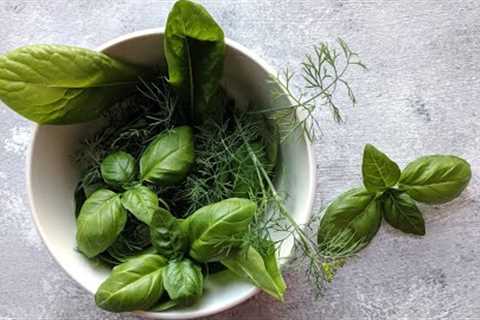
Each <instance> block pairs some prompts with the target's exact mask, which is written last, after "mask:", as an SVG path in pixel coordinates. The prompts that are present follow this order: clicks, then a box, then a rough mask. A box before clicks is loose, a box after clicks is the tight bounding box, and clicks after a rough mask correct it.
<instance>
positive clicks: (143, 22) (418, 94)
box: [0, 0, 480, 320]
mask: <svg viewBox="0 0 480 320" xmlns="http://www.w3.org/2000/svg"><path fill="white" fill-rule="evenodd" d="M172 3H173V1H160V0H142V1H140V0H137V1H134V0H130V1H127V0H49V1H47V0H0V51H1V52H5V51H7V50H10V49H13V48H16V47H19V46H23V45H26V44H33V43H59V44H71V45H77V46H83V47H87V48H94V47H96V46H98V45H100V44H101V43H103V42H105V41H107V40H109V39H112V38H114V37H116V36H119V35H121V34H124V33H127V32H131V31H135V30H141V29H145V28H154V27H161V26H163V25H164V24H165V19H166V16H167V13H168V11H169V9H170V7H171V5H172ZM202 3H204V5H205V6H206V7H207V8H208V10H209V11H210V12H211V13H212V14H213V16H214V17H215V18H216V19H217V20H218V22H219V23H220V24H221V25H222V27H223V29H224V30H225V33H226V35H227V36H228V37H230V38H232V39H234V40H236V41H238V42H240V43H241V44H243V45H245V46H246V47H248V48H250V49H252V50H253V51H255V52H256V53H257V54H259V55H260V56H262V57H263V58H264V59H265V60H266V61H268V62H269V63H271V64H272V65H273V66H275V67H276V68H284V67H286V66H287V65H290V66H291V67H293V68H294V69H296V68H297V69H298V64H299V63H300V62H301V61H302V57H303V55H304V54H305V53H307V52H309V50H311V47H312V46H313V45H314V44H316V43H318V42H319V41H323V40H328V41H331V40H333V39H335V37H337V36H341V37H343V38H344V39H346V40H347V41H348V43H349V44H350V45H351V47H352V48H354V49H355V50H356V51H358V52H359V53H360V54H361V56H362V57H363V60H364V61H365V63H366V64H367V65H368V66H369V71H368V72H366V73H356V74H355V76H354V79H353V80H354V84H353V86H354V89H355V90H356V93H357V97H358V100H359V103H358V107H357V108H355V109H352V108H349V107H347V108H346V109H345V115H346V122H345V123H344V124H342V125H336V124H334V123H333V122H332V121H331V120H330V117H329V116H328V114H327V113H322V114H320V115H319V117H320V118H321V120H322V125H323V135H322V136H321V138H320V140H319V141H318V143H317V145H316V160H317V168H318V176H317V178H318V180H317V181H318V185H317V202H316V208H317V209H318V208H320V207H321V206H322V205H323V204H324V203H326V202H328V201H330V200H332V199H333V198H334V197H335V196H336V195H337V194H338V193H339V192H341V191H342V190H345V189H346V188H349V187H351V186H354V185H356V184H359V183H360V175H359V173H360V170H359V166H360V161H361V153H362V148H363V145H364V144H365V143H373V144H375V145H376V146H378V147H379V148H381V149H383V150H384V151H385V152H386V153H388V154H389V155H390V156H391V157H392V158H393V159H395V160H397V161H398V162H399V163H400V164H401V165H402V166H403V165H405V164H406V163H407V162H408V161H409V160H412V159H414V158H415V157H417V156H419V155H423V154H427V153H454V154H457V155H460V156H463V157H465V158H466V159H468V160H469V161H470V162H471V164H472V167H473V172H474V177H473V181H472V182H471V184H470V187H469V188H468V189H467V191H466V192H464V194H463V195H462V196H461V197H460V198H459V199H457V200H455V201H454V202H452V203H450V204H448V205H443V206H435V207H422V209H423V211H424V213H425V217H426V221H427V235H426V236H425V237H423V238H417V237H412V236H406V235H404V234H402V233H400V232H398V231H395V230H393V229H392V228H390V227H389V226H387V225H383V226H382V229H381V231H380V233H379V234H378V236H377V237H376V238H375V240H374V241H373V243H372V245H371V246H370V247H369V248H368V249H367V250H365V251H363V252H362V253H361V254H360V256H359V257H358V258H355V259H354V260H352V261H350V262H349V263H348V264H347V266H346V267H345V268H343V269H342V270H341V271H340V273H339V274H338V276H337V278H336V280H335V282H334V283H333V285H332V287H331V288H330V289H329V290H328V291H327V292H326V293H325V296H324V297H322V298H320V299H316V298H315V297H314V295H313V292H312V290H311V289H310V287H309V285H308V284H307V283H306V281H305V278H304V276H303V274H302V272H300V271H298V272H290V273H288V274H287V275H286V277H287V282H288V286H289V290H288V293H287V295H286V301H285V303H283V304H281V303H277V302H274V301H272V300H271V299H270V298H269V297H267V296H266V295H264V294H260V295H258V296H257V297H255V298H253V299H251V300H250V301H248V302H246V303H244V304H243V305H241V306H238V307H236V308H234V309H232V310H231V311H228V312H225V313H224V314H221V315H218V316H216V317H213V319H217V320H220V319H239V320H242V319H243V320H247V319H275V320H280V319H308V320H313V319H359V318H360V319H363V318H365V319H368V318H370V319H386V318H388V319H405V318H411V319H413V318H415V319H418V318H425V319H448V318H450V319H477V318H480V279H479V277H480V245H479V243H480V204H479V197H478V192H479V191H480V179H479V170H480V158H479V156H480V149H479V145H480V115H479V107H480V101H479V100H480V74H479V71H480V18H479V17H480V3H479V2H478V1H476V0H471V1H453V0H440V1H439V0H431V1H425V0H421V1H407V0H399V1H390V0H385V1H381V0H378V1H372V0H345V1H342V0H302V1H298V0H288V1H287V0H268V1H267V0H255V1H250V0H236V1H220V0H210V1H202ZM0 128H1V130H0V150H1V151H0V163H1V168H0V319H133V317H132V316H129V315H112V314H108V313H105V312H102V311H100V310H99V309H97V308H96V307H95V304H94V302H93V298H92V296H91V295H90V294H88V293H87V292H85V291H84V290H83V289H82V288H80V287H79V285H77V284H76V283H75V282H73V281H72V280H71V279H70V278H69V277H68V276H67V275H66V274H65V273H63V272H62V270H61V269H60V267H59V266H57V265H56V264H55V262H54V261H53V259H52V258H51V257H50V256H49V254H48V253H47V250H46V248H45V247H44V246H43V245H42V242H41V240H40V238H39V236H38V234H37V232H36V230H35V228H34V225H33V222H32V220H31V217H30V209H29V207H28V202H27V201H28V200H27V195H26V191H25V177H24V176H25V167H24V161H25V153H26V149H27V146H28V145H29V143H30V138H31V133H32V124H31V123H29V122H28V121H26V120H24V119H22V118H20V117H19V116H17V115H16V114H14V113H13V112H11V111H10V110H8V109H6V108H4V107H3V106H2V107H1V108H0Z"/></svg>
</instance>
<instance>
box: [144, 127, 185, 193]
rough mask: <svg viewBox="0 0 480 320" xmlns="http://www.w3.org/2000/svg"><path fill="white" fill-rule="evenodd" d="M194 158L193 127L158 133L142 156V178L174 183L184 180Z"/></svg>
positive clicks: (156, 181) (150, 180) (162, 183)
mask: <svg viewBox="0 0 480 320" xmlns="http://www.w3.org/2000/svg"><path fill="white" fill-rule="evenodd" d="M193 160H194V149H193V138H192V129H191V128H190V127H187V126H184V127H177V128H175V129H173V130H170V131H168V132H166V133H162V134H160V135H158V136H157V137H156V138H155V140H153V142H151V143H150V144H149V145H148V147H147V148H146V149H145V152H144V153H143V154H142V157H141V158H140V174H141V177H142V180H145V181H149V182H153V183H158V184H161V185H172V184H176V183H179V182H180V181H182V180H183V179H184V178H185V176H186V175H187V173H188V170H189V169H190V166H191V165H192V163H193Z"/></svg>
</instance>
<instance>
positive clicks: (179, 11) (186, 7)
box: [164, 0, 225, 123]
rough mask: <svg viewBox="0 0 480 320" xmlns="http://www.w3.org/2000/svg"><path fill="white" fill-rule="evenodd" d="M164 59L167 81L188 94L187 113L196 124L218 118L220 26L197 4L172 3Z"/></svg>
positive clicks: (184, 0) (221, 54)
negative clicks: (165, 61)
mask: <svg viewBox="0 0 480 320" xmlns="http://www.w3.org/2000/svg"><path fill="white" fill-rule="evenodd" d="M164 47H165V58H166V60H167V65H168V76H169V80H168V81H169V82H170V84H171V85H172V86H173V87H175V88H177V89H178V90H179V91H180V96H183V97H189V98H188V101H187V102H188V103H187V105H189V109H188V110H185V112H184V113H185V114H186V116H187V117H188V118H189V120H190V121H193V122H195V123H198V122H202V121H203V120H205V119H207V118H209V117H217V115H218V113H221V111H222V110H217V108H218V106H221V104H220V103H218V97H219V88H220V79H221V78H222V75H223V63H224V55H225V53H224V51H225V43H224V35H223V31H222V28H220V26H219V25H218V24H217V23H216V22H215V20H214V19H213V18H212V16H210V14H209V13H208V12H207V11H206V10H205V9H204V8H203V7H202V6H201V5H199V4H196V3H194V2H191V1H188V0H179V1H177V2H176V3H175V5H174V6H173V8H172V10H171V11H170V14H169V16H168V19H167V25H166V27H165V38H164Z"/></svg>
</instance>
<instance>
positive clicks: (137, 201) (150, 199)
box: [121, 185, 159, 225]
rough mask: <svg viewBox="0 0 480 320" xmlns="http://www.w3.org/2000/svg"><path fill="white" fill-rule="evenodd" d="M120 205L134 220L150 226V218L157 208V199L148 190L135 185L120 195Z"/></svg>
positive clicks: (153, 193)
mask: <svg viewBox="0 0 480 320" xmlns="http://www.w3.org/2000/svg"><path fill="white" fill-rule="evenodd" d="M121 199H122V205H123V207H124V208H125V209H127V210H128V211H130V212H131V213H132V214H133V215H134V216H135V218H137V219H138V220H140V221H142V222H143V223H145V224H147V225H150V223H151V221H152V216H153V214H154V213H155V210H157V208H158V203H159V201H158V197H157V194H156V193H155V192H153V191H152V190H150V188H148V187H145V186H142V185H137V186H135V187H133V188H131V189H128V190H127V191H125V192H124V193H123V194H122V197H121Z"/></svg>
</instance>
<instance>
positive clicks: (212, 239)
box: [184, 198, 257, 262]
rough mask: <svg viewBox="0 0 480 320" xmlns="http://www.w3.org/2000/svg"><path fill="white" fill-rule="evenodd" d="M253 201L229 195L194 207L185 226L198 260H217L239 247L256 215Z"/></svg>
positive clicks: (194, 254)
mask: <svg viewBox="0 0 480 320" xmlns="http://www.w3.org/2000/svg"><path fill="white" fill-rule="evenodd" d="M256 209H257V206H256V204H255V202H253V201H250V200H247V199H239V198H231V199H227V200H223V201H220V202H217V203H214V204H211V205H208V206H205V207H203V208H200V209H199V210H197V211H195V212H194V213H193V214H192V215H191V216H189V217H188V218H187V219H186V221H185V222H184V223H186V225H187V226H188V236H189V238H190V255H191V256H192V258H194V259H195V260H197V261H200V262H211V261H219V260H220V259H222V258H224V257H225V256H227V254H228V253H229V251H230V250H231V249H234V248H238V247H239V246H240V244H241V238H242V237H243V236H244V234H245V233H246V232H247V230H248V225H249V224H250V221H251V220H252V218H253V217H254V215H255V211H256Z"/></svg>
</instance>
